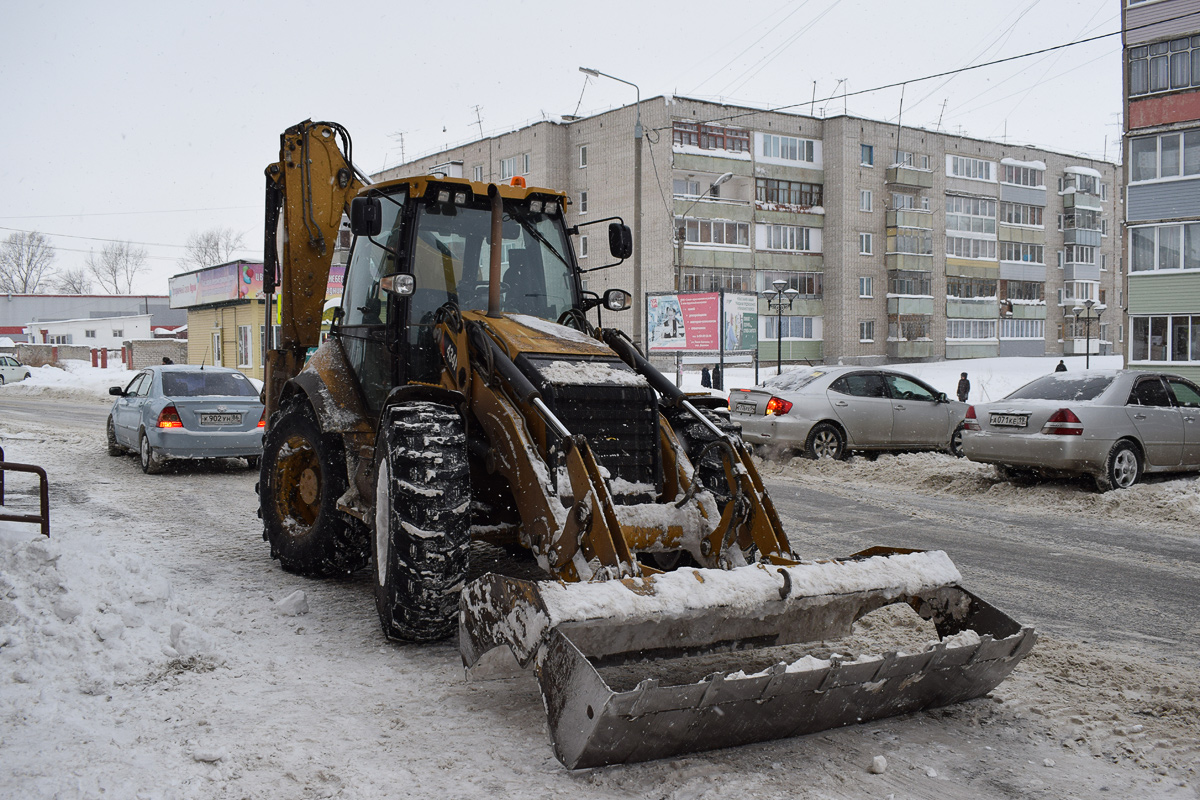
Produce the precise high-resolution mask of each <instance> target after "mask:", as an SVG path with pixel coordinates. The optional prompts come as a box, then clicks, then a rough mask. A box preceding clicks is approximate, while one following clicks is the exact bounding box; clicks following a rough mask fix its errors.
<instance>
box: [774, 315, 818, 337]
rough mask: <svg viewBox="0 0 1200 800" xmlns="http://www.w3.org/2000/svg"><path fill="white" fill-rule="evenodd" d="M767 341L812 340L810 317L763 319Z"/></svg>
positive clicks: (811, 319)
mask: <svg viewBox="0 0 1200 800" xmlns="http://www.w3.org/2000/svg"><path fill="white" fill-rule="evenodd" d="M764 320H765V322H766V330H765V336H766V338H767V339H771V340H778V339H812V338H813V318H812V317H779V316H775V317H764Z"/></svg>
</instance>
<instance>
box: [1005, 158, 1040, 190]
mask: <svg viewBox="0 0 1200 800" xmlns="http://www.w3.org/2000/svg"><path fill="white" fill-rule="evenodd" d="M1002 168H1003V170H1004V177H1003V178H1002V180H1003V181H1004V183H1012V184H1015V185H1017V186H1038V187H1044V186H1045V185H1046V171H1045V170H1044V169H1038V168H1036V167H1018V166H1017V165H1015V164H1004V165H1003V167H1002Z"/></svg>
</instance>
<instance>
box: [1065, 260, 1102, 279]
mask: <svg viewBox="0 0 1200 800" xmlns="http://www.w3.org/2000/svg"><path fill="white" fill-rule="evenodd" d="M1062 279H1063V280H1064V281H1068V282H1069V281H1099V280H1100V267H1099V266H1097V265H1096V264H1075V263H1072V262H1070V261H1068V262H1067V263H1066V264H1063V273H1062Z"/></svg>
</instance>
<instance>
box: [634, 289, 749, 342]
mask: <svg viewBox="0 0 1200 800" xmlns="http://www.w3.org/2000/svg"><path fill="white" fill-rule="evenodd" d="M722 309H723V313H722ZM718 320H719V322H718ZM646 327H647V334H648V335H647V337H646V340H647V344H648V346H649V349H650V352H654V353H672V352H683V353H687V352H703V353H715V352H718V351H720V350H725V351H733V350H756V349H757V348H758V298H757V297H756V296H755V295H752V294H739V293H734V292H687V293H682V294H665V293H664V294H648V295H647V296H646Z"/></svg>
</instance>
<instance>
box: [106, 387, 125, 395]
mask: <svg viewBox="0 0 1200 800" xmlns="http://www.w3.org/2000/svg"><path fill="white" fill-rule="evenodd" d="M108 393H109V394H111V395H113V396H114V397H123V396H124V395H125V391H124V390H123V389H122V388H121V387H120V386H110V387H108Z"/></svg>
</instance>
